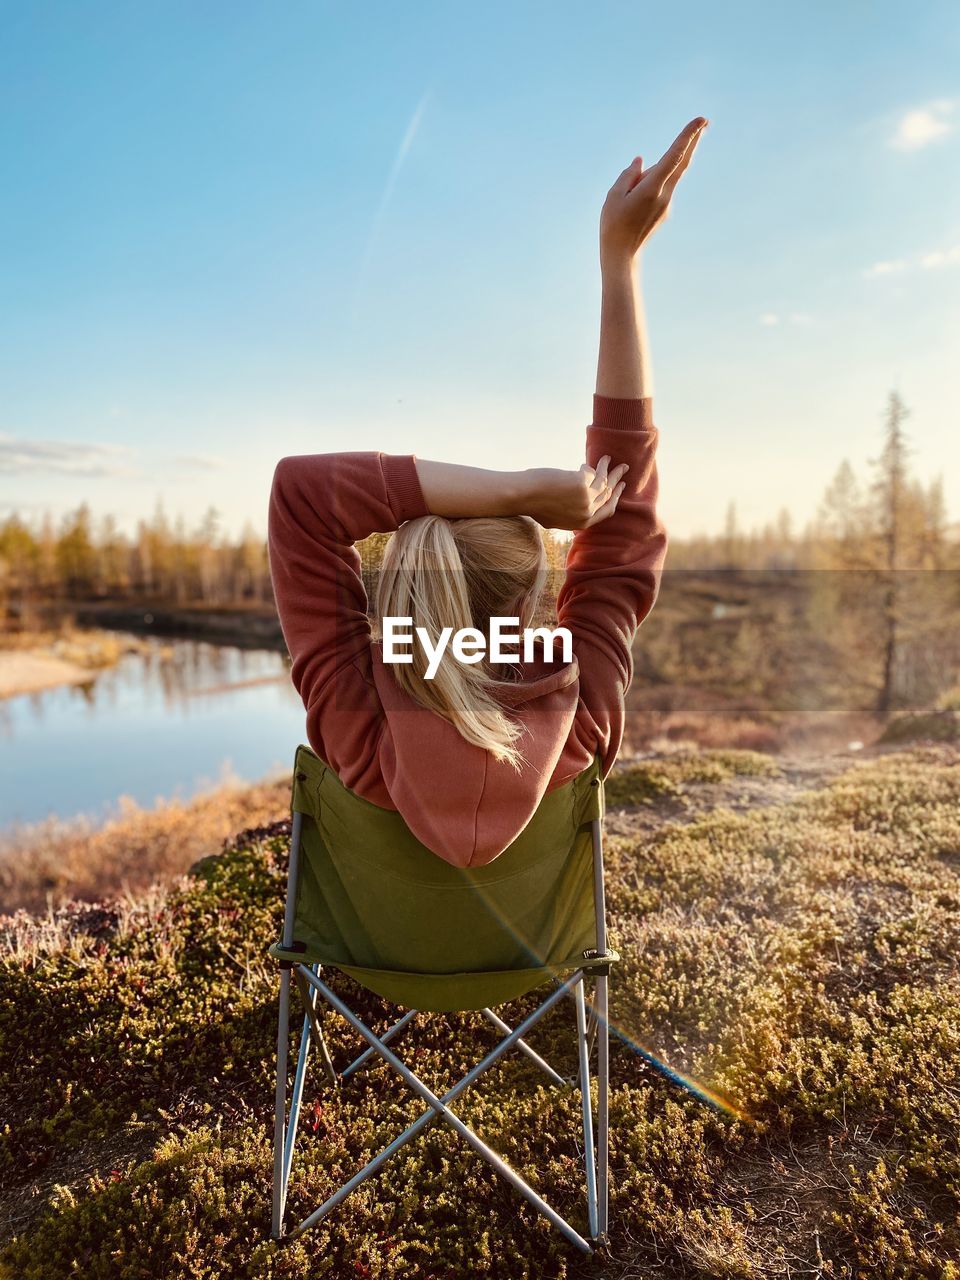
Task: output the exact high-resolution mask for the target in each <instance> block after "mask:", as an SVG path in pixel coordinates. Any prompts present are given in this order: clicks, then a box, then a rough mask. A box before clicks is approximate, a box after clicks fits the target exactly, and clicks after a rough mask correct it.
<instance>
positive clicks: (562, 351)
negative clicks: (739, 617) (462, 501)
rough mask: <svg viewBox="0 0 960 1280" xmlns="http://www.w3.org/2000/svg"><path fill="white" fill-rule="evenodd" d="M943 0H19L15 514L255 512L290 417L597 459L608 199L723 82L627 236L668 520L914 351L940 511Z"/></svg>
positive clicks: (739, 483) (793, 458)
mask: <svg viewBox="0 0 960 1280" xmlns="http://www.w3.org/2000/svg"><path fill="white" fill-rule="evenodd" d="M798 8H799V11H798ZM958 35H960V7H958V6H957V5H956V4H955V3H953V0H950V2H949V3H937V2H930V3H919V4H915V5H909V6H908V5H903V4H902V3H870V4H868V3H860V2H858V0H845V2H844V3H840V4H838V3H830V4H827V3H808V4H805V5H803V6H799V7H797V6H788V5H786V4H776V5H771V4H769V3H766V4H761V3H749V4H748V3H743V4H728V3H725V4H722V5H717V4H713V5H711V4H701V5H697V4H687V5H685V6H683V8H682V10H681V9H673V10H670V9H668V8H667V7H666V6H663V5H652V4H639V3H634V4H626V3H611V2H604V0H593V3H591V4H589V5H588V4H586V3H581V4H572V3H556V2H553V3H523V2H520V3H516V2H515V3H512V4H507V3H502V2H500V0H493V2H489V0H488V3H485V4H484V5H482V6H477V5H467V4H463V3H452V2H451V3H425V2H412V3H410V4H406V5H403V6H400V5H395V4H387V3H383V2H379V3H370V2H367V3H363V4H356V5H349V6H348V5H343V4H337V5H334V4H325V3H295V2H292V0H288V2H286V3H284V4H278V5H268V4H267V3H265V2H264V3H251V2H250V0H230V3H224V2H214V0H207V2H206V3H204V5H202V6H198V5H194V4H187V3H177V2H176V0H164V2H163V3H160V0H157V2H156V3H143V4H139V3H138V4H136V5H131V4H127V3H123V4H121V3H114V4H107V3H98V2H96V0H89V2H86V3H83V4H67V3H59V4H50V3H45V2H43V0H31V3H29V4H24V3H22V0H16V3H10V2H9V0H2V2H0V154H2V157H3V159H2V164H3V189H4V197H3V200H2V202H0V385H2V387H3V396H2V400H0V515H2V514H5V513H6V512H7V511H9V510H11V509H14V510H19V511H22V512H23V513H24V514H25V515H27V516H28V517H30V518H32V517H34V516H36V515H39V514H40V513H41V512H42V511H44V510H50V511H51V512H52V513H53V514H54V515H59V514H60V513H62V512H63V511H64V510H66V509H69V508H70V507H72V506H74V505H76V503H77V502H79V501H80V500H86V501H88V502H89V503H90V504H91V507H92V508H93V510H94V512H95V513H97V514H101V513H106V512H108V511H109V512H112V513H114V514H115V515H117V517H118V518H119V520H120V523H121V525H122V526H123V527H125V528H128V529H131V530H132V528H133V526H134V523H135V521H136V519H137V518H138V516H140V515H150V514H151V513H152V511H153V508H154V505H155V503H156V501H157V499H158V498H161V499H162V501H163V504H164V507H165V509H166V510H167V512H168V514H170V515H171V516H175V515H176V514H177V513H182V514H183V516H184V517H185V519H186V520H187V522H188V524H193V523H199V520H200V518H201V516H202V514H203V512H204V510H205V509H206V507H207V506H208V505H211V504H212V505H214V506H216V507H217V509H218V510H219V511H220V513H221V515H222V520H223V526H224V528H225V529H226V530H227V531H236V530H239V528H240V526H241V524H242V523H243V521H244V520H245V519H249V520H250V521H251V522H252V523H253V524H254V526H255V527H256V528H257V529H258V531H262V530H263V529H264V528H265V523H266V501H267V494H268V490H269V483H270V478H271V475H272V470H273V465H274V463H275V462H276V460H277V458H279V457H280V456H282V455H284V454H289V453H304V452H322V451H327V450H335V449H383V450H385V451H387V452H397V453H403V452H415V453H418V454H420V455H421V456H423V457H426V458H445V459H450V460H453V461H461V462H472V463H475V464H478V465H488V466H492V467H506V468H514V467H526V466H532V465H554V466H570V467H576V466H578V465H579V463H580V461H581V460H582V446H583V430H584V427H585V425H586V423H587V422H588V421H589V415H590V407H591V396H592V393H593V389H594V380H595V374H596V354H597V351H596V344H597V329H598V318H599V274H598V266H597V219H598V215H599V210H600V206H601V204H602V202H603V198H604V196H605V194H606V191H607V189H608V187H609V186H610V184H611V183H612V181H613V180H614V178H615V177H616V176H617V174H618V173H619V172H620V170H621V169H622V168H623V167H624V166H625V165H626V164H628V163H629V162H630V160H632V158H633V157H634V156H635V155H637V154H641V155H643V156H644V157H645V159H651V160H652V159H654V158H655V157H656V156H657V155H658V154H659V153H660V152H661V151H662V150H663V149H664V148H665V147H666V145H667V144H668V143H669V142H670V141H671V139H672V138H673V136H674V135H675V133H676V132H677V131H678V130H679V128H680V127H681V126H682V125H683V124H684V123H686V121H687V120H689V119H690V118H692V117H693V116H695V115H698V114H704V115H706V116H708V117H709V119H710V121H711V126H710V128H709V129H708V130H707V133H706V135H705V136H704V138H703V141H702V143H701V145H700V147H699V150H698V153H697V156H696V158H695V160H694V162H693V164H692V165H691V168H690V170H689V171H688V173H687V175H686V177H685V178H684V180H683V182H682V183H681V185H680V187H679V189H678V192H677V195H676V197H675V200H674V207H673V211H672V216H671V218H670V219H669V221H668V222H667V223H666V224H665V225H664V226H663V227H662V228H661V229H660V230H658V232H657V233H656V235H655V237H654V239H653V240H652V241H651V243H650V245H649V248H648V249H647V251H646V253H645V255H644V261H643V266H642V277H643V281H644V288H645V295H646V300H647V312H648V319H649V325H650V334H651V345H652V351H653V361H654V376H655V394H656V408H657V419H658V423H659V426H660V429H661V445H660V471H661V485H662V495H663V499H662V500H663V514H664V519H665V521H666V523H667V525H668V528H670V530H671V531H672V532H673V533H674V534H675V535H676V536H678V537H680V536H684V535H686V534H689V533H693V532H696V531H701V530H705V531H712V530H716V529H718V528H719V527H720V525H721V523H722V520H723V515H724V512H725V509H726V507H727V504H728V502H729V501H731V500H734V501H735V502H736V504H737V510H738V513H739V516H740V519H741V521H742V523H743V524H745V525H747V526H751V525H754V524H760V523H762V522H763V521H765V520H768V519H771V520H772V519H774V518H775V517H776V515H777V512H778V511H779V509H780V508H781V507H783V506H786V507H787V508H788V509H789V510H790V511H791V512H792V514H793V515H794V517H795V519H796V520H797V521H798V522H800V523H802V522H803V521H805V520H806V519H807V518H808V517H809V516H810V515H812V514H813V512H814V509H815V507H816V503H817V501H818V500H819V497H820V496H821V493H822V491H823V489H824V487H825V486H826V484H827V483H828V482H829V480H830V478H831V477H832V475H833V474H834V472H835V471H836V468H837V466H838V465H839V464H840V462H841V461H842V459H843V458H844V457H848V458H849V459H850V461H851V462H852V463H853V465H854V467H855V469H856V470H857V471H858V472H859V473H861V474H862V475H866V470H867V460H868V459H869V458H870V457H872V456H875V455H876V453H877V452H878V450H879V443H880V436H879V432H880V420H881V414H882V411H883V408H884V403H885V400H886V396H887V393H888V391H889V390H890V389H891V388H893V387H897V388H899V390H900V392H901V394H902V395H903V397H904V399H905V400H906V402H907V404H908V405H909V407H910V408H911V411H912V416H911V418H910V420H909V422H908V424H907V426H908V429H909V433H910V439H911V443H912V446H913V449H914V454H913V465H914V469H915V472H916V474H917V475H919V476H920V477H921V478H923V479H924V480H928V479H931V478H933V477H934V476H936V475H937V474H941V473H942V475H943V477H944V482H945V486H946V495H947V502H948V507H949V510H950V512H951V515H952V516H953V518H955V519H956V518H957V516H958V514H960V436H958V431H957V426H958V423H957V413H956V406H957V403H958V399H960V397H958V391H960V373H958V368H960V362H958V361H957V360H956V354H957V352H958V351H960V199H958V197H960V163H958V160H960V39H958ZM951 357H952V359H951Z"/></svg>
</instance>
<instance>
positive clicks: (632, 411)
mask: <svg viewBox="0 0 960 1280" xmlns="http://www.w3.org/2000/svg"><path fill="white" fill-rule="evenodd" d="M593 426H595V427H605V428H606V429H607V430H608V431H611V430H612V431H653V430H654V423H653V398H652V397H651V396H643V397H642V398H640V399H627V398H623V399H621V398H620V397H617V396H600V395H596V394H594V397H593Z"/></svg>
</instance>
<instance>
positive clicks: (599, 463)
mask: <svg viewBox="0 0 960 1280" xmlns="http://www.w3.org/2000/svg"><path fill="white" fill-rule="evenodd" d="M705 125H706V121H705V120H704V119H703V118H702V117H698V118H697V119H696V120H693V121H691V122H690V124H689V125H687V127H686V128H685V129H684V130H683V131H682V132H681V133H680V135H679V137H678V138H677V139H676V141H675V142H674V143H673V145H672V146H671V147H670V148H669V150H668V151H667V152H666V153H665V155H664V156H663V157H662V159H661V160H659V161H658V162H657V164H655V165H653V166H651V167H650V168H649V169H646V170H644V169H643V164H642V160H641V159H640V157H638V158H637V159H636V160H635V161H634V162H633V164H631V165H629V166H628V167H627V168H626V169H625V170H624V171H623V173H622V174H621V175H620V177H619V178H618V179H617V181H616V182H615V183H614V185H613V186H612V187H611V189H610V191H609V193H608V195H607V198H606V201H605V202H604V206H603V211H602V213H601V217H600V265H601V273H602V291H601V309H600V349H599V355H598V360H597V385H596V392H595V394H594V398H593V420H592V423H591V425H590V426H589V427H588V428H587V445H586V448H587V465H588V467H592V468H594V469H595V471H596V472H597V474H600V475H606V473H607V468H608V466H609V467H610V469H611V474H613V466H614V464H620V465H621V466H622V465H623V464H627V468H628V469H627V470H626V472H625V473H624V475H623V478H622V479H621V480H620V482H619V484H618V486H617V489H616V490H614V502H613V505H614V510H613V511H612V513H611V514H610V516H609V518H608V519H604V520H602V521H600V522H598V523H596V524H595V525H592V526H590V527H588V528H585V529H581V530H578V531H577V532H576V533H575V534H574V538H573V542H572V545H571V548H570V551H569V553H568V556H567V568H566V574H565V578H564V583H563V587H562V588H561V590H560V593H559V596H558V598H557V610H558V614H559V621H560V623H561V625H563V626H567V627H569V628H570V630H571V632H572V634H573V638H574V651H575V652H576V655H577V659H578V661H579V664H580V690H581V701H582V704H583V708H584V712H583V715H582V717H581V719H580V721H579V724H578V728H579V731H580V732H582V733H583V734H584V735H585V736H587V737H589V740H590V745H591V746H592V747H594V748H595V749H599V750H600V752H601V755H602V757H603V766H604V768H603V771H604V773H605V774H606V773H607V772H608V771H609V769H610V768H611V766H612V765H613V761H614V760H615V758H616V754H617V751H618V750H619V747H620V742H621V739H622V736H623V723H624V698H625V695H626V691H627V688H628V687H629V684H630V680H631V678H632V676H633V657H632V644H633V638H634V636H635V634H636V631H637V628H638V627H639V625H640V623H641V622H642V621H643V619H644V618H645V617H646V616H647V614H648V613H649V612H650V610H651V609H652V608H653V605H654V603H655V601H656V598H657V594H658V592H659V588H660V575H661V571H662V569H663V563H664V559H665V556H666V548H667V535H666V531H665V529H664V528H663V525H662V523H661V521H660V518H659V514H658V509H657V504H658V496H659V477H658V474H657V466H656V451H657V444H658V440H659V433H658V431H657V428H656V426H655V425H654V421H653V401H652V387H651V377H650V360H649V353H648V348H647V336H646V323H645V317H644V311H643V304H642V299H641V294H640V285H639V264H638V262H637V258H638V255H639V251H640V248H641V246H642V245H643V244H644V242H645V241H646V240H647V239H648V237H649V236H650V234H651V233H652V232H653V230H654V229H655V228H656V227H657V226H658V225H659V224H660V222H661V221H662V220H663V218H664V217H665V216H666V213H667V208H668V206H669V203H670V197H671V196H672V194H673V190H674V188H675V187H676V184H677V183H678V182H679V180H680V177H681V175H682V173H683V171H684V169H685V168H686V167H687V165H688V164H689V163H690V159H691V157H692V155H693V151H694V149H695V147H696V145H697V141H698V139H699V137H700V134H701V132H702V131H703V128H704V127H705ZM611 459H612V463H611V462H610V460H611ZM618 491H619V492H618Z"/></svg>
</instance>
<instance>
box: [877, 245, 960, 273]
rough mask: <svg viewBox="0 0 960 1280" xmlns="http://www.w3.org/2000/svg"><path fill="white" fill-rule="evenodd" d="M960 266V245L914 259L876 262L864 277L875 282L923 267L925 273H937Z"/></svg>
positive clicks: (936, 250)
mask: <svg viewBox="0 0 960 1280" xmlns="http://www.w3.org/2000/svg"><path fill="white" fill-rule="evenodd" d="M955 266H960V244H955V245H952V246H951V247H950V248H949V249H934V250H933V252H932V253H921V254H917V255H915V256H914V257H913V258H895V259H893V260H892V261H889V262H875V263H874V264H873V266H872V267H865V268H864V270H863V276H864V278H865V279H867V280H875V279H876V278H877V277H878V276H891V275H898V274H899V273H900V272H902V271H913V270H915V269H916V268H917V267H922V268H923V270H925V271H935V270H937V269H938V268H940V267H955Z"/></svg>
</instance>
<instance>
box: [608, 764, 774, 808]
mask: <svg viewBox="0 0 960 1280" xmlns="http://www.w3.org/2000/svg"><path fill="white" fill-rule="evenodd" d="M779 773H780V766H779V765H778V764H777V762H776V760H774V759H773V758H772V757H771V756H767V755H763V754H762V753H761V752H759V751H739V750H711V751H696V750H689V751H678V752H675V753H673V754H671V755H668V756H661V757H657V758H655V759H652V760H645V761H643V762H642V763H640V764H629V765H621V766H620V767H618V768H615V769H614V770H613V771H612V772H611V774H610V776H609V777H608V778H607V781H606V784H605V787H604V794H605V796H606V802H607V805H608V807H609V808H612V809H614V808H622V807H624V806H627V805H639V804H650V803H651V802H654V801H657V800H660V799H664V798H669V797H672V796H681V795H683V794H684V792H685V791H686V789H687V788H688V787H690V786H696V785H697V784H699V783H705V782H728V781H730V780H731V779H733V778H738V777H776V776H777V775H779Z"/></svg>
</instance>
